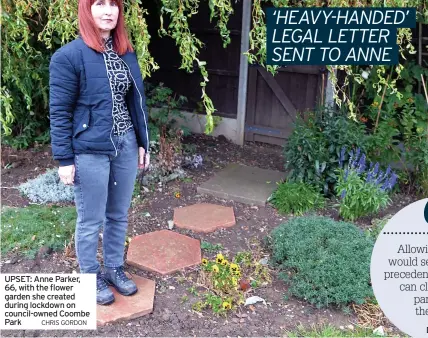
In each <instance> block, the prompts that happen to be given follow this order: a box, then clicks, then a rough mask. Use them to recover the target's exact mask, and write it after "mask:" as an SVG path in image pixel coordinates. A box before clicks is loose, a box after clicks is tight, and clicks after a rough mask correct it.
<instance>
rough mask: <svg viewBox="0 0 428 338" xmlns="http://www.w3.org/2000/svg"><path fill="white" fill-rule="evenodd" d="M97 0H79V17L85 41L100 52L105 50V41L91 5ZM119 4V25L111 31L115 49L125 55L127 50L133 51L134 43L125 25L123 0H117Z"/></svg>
mask: <svg viewBox="0 0 428 338" xmlns="http://www.w3.org/2000/svg"><path fill="white" fill-rule="evenodd" d="M95 1H96V0H79V9H78V15H77V16H78V18H79V31H80V35H81V36H82V39H83V41H85V43H86V44H87V45H88V46H89V47H91V48H92V49H95V50H96V51H98V52H100V53H101V52H103V51H104V42H103V39H102V36H101V34H100V31H99V29H98V27H97V26H96V24H95V21H94V19H93V17H92V12H91V6H92V5H93V3H94V2H95ZM116 2H117V3H118V5H119V16H118V18H117V25H116V28H114V29H113V30H112V31H111V35H112V37H113V49H114V50H115V51H116V53H117V54H119V55H123V54H125V53H126V52H127V51H130V52H133V51H134V48H132V44H131V42H130V41H129V38H128V32H127V31H126V27H125V19H124V16H123V1H122V0H116Z"/></svg>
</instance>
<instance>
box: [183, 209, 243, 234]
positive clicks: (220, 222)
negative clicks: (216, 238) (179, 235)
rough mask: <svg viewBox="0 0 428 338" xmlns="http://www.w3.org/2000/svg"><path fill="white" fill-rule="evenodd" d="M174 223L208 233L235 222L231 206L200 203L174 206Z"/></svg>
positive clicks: (232, 224)
mask: <svg viewBox="0 0 428 338" xmlns="http://www.w3.org/2000/svg"><path fill="white" fill-rule="evenodd" d="M174 224H175V225H176V226H177V227H178V228H183V229H189V230H192V231H195V232H204V233H208V232H212V231H215V230H217V229H221V228H229V227H232V226H234V225H235V224H236V222H235V215H234V213H233V208H232V207H224V206H222V205H216V204H210V203H200V204H194V205H190V206H187V207H183V208H174Z"/></svg>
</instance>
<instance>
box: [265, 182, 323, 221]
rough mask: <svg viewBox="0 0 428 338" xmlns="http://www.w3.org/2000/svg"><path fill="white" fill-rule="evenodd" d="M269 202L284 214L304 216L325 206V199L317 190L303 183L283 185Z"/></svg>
mask: <svg viewBox="0 0 428 338" xmlns="http://www.w3.org/2000/svg"><path fill="white" fill-rule="evenodd" d="M269 201H270V202H272V204H273V205H274V206H275V208H276V209H277V210H278V211H279V212H280V213H283V214H287V213H293V214H295V215H302V214H303V213H304V212H306V211H309V210H312V209H317V208H321V207H323V206H324V197H323V196H322V195H321V194H320V193H319V192H318V191H317V189H316V188H314V187H313V186H310V185H308V184H306V183H303V182H284V183H281V184H280V185H279V186H278V188H277V189H276V190H275V191H274V193H273V194H272V196H271V198H270V199H269Z"/></svg>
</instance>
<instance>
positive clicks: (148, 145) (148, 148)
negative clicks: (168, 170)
mask: <svg viewBox="0 0 428 338" xmlns="http://www.w3.org/2000/svg"><path fill="white" fill-rule="evenodd" d="M122 61H123V63H124V64H125V66H126V68H128V71H129V75H131V78H132V81H133V82H134V86H135V88H137V92H138V94H139V95H140V108H141V111H142V112H143V117H144V125H145V127H146V141H147V149H146V153H149V150H150V143H149V132H148V130H147V120H146V114H145V112H144V109H143V97H142V96H141V93H140V90H139V89H138V86H137V83H136V82H135V79H134V77H133V76H132V73H131V69H130V68H129V66H128V64H127V63H126V62H125V60H124V59H122Z"/></svg>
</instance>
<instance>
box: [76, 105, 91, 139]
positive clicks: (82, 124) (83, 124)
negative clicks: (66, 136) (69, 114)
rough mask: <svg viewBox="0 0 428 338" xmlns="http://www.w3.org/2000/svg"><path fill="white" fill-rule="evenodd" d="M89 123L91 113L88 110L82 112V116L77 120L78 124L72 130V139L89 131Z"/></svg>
mask: <svg viewBox="0 0 428 338" xmlns="http://www.w3.org/2000/svg"><path fill="white" fill-rule="evenodd" d="M90 121H91V112H90V110H84V111H83V112H82V116H81V117H80V118H79V119H78V123H77V125H76V126H75V129H74V134H73V136H74V137H77V136H79V135H80V134H81V133H83V132H84V131H86V130H88V129H89V126H90Z"/></svg>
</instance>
